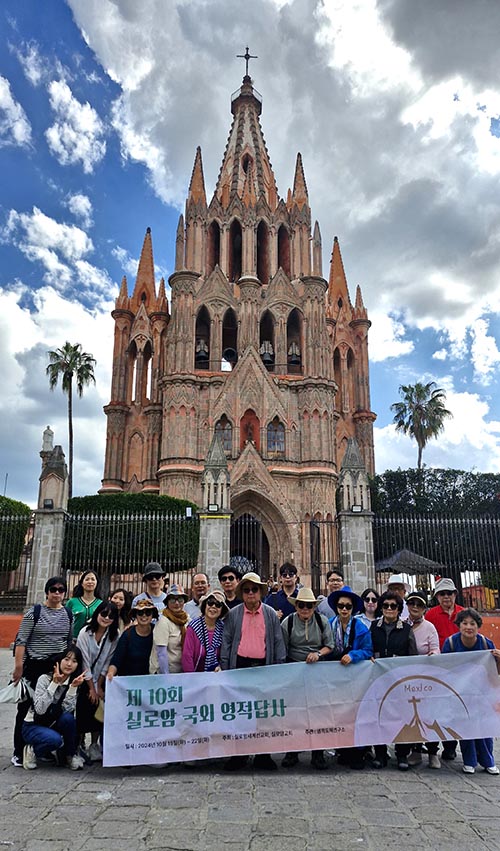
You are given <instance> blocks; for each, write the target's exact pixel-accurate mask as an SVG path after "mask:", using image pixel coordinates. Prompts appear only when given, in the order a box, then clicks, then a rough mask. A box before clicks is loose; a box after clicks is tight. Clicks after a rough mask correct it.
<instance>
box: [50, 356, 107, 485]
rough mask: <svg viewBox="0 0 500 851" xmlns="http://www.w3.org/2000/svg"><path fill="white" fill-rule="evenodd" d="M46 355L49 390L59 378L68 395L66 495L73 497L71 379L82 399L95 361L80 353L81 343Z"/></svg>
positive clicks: (92, 376)
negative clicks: (47, 357)
mask: <svg viewBox="0 0 500 851" xmlns="http://www.w3.org/2000/svg"><path fill="white" fill-rule="evenodd" d="M47 354H48V356H49V361H50V362H49V364H48V366H47V368H46V370H45V371H46V373H47V375H48V376H49V385H50V389H51V390H54V389H55V387H56V385H57V383H58V381H59V377H61V384H62V389H63V393H67V394H68V433H69V465H68V467H69V476H68V494H69V496H70V497H71V496H72V495H73V379H74V380H75V382H76V391H77V393H78V395H79V396H80V397H82V396H83V389H84V387H87V386H88V385H89V384H90V383H92V382H93V383H94V384H95V376H94V366H95V364H96V360H95V358H93V357H92V355H89V354H88V352H82V346H81V343H77V344H76V345H75V346H72V345H71V343H68V342H67V341H66V343H65V344H64V346H62V347H61V348H60V349H55V351H53V352H47Z"/></svg>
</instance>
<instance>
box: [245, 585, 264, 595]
mask: <svg viewBox="0 0 500 851" xmlns="http://www.w3.org/2000/svg"><path fill="white" fill-rule="evenodd" d="M241 590H242V592H243V594H258V593H259V591H260V588H259V586H258V585H247V586H246V588H242V589H241Z"/></svg>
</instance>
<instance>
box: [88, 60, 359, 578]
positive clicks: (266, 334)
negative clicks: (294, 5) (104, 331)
mask: <svg viewBox="0 0 500 851" xmlns="http://www.w3.org/2000/svg"><path fill="white" fill-rule="evenodd" d="M261 109H262V100H261V96H260V95H259V93H258V92H257V91H256V90H255V89H254V87H253V84H252V80H251V78H250V77H249V76H248V75H246V76H245V77H244V78H243V84H242V86H241V88H240V89H239V90H238V91H236V92H235V93H234V94H233V96H232V98H231V112H232V114H233V122H232V125H231V129H230V131H229V137H228V141H227V145H226V150H225V152H224V156H223V160H222V166H221V169H220V173H219V177H218V180H217V185H216V188H215V192H214V195H213V197H212V200H211V201H210V203H207V196H206V191H205V181H204V176H203V165H202V156H201V150H200V149H199V148H198V150H197V152H196V156H195V161H194V168H193V172H192V176H191V183H190V186H189V195H188V198H187V201H186V210H185V217H183V216H181V217H180V219H179V225H178V229H177V238H176V254H175V256H176V262H175V272H174V273H173V274H172V275H171V276H170V279H169V284H170V287H171V307H170V310H169V305H168V303H167V297H166V293H165V284H164V281H163V280H161V281H160V282H159V286H158V289H157V287H156V284H155V275H154V265H153V250H152V239H151V233H150V230H149V228H148V230H147V232H146V237H145V239H144V244H143V248H142V253H141V258H140V261H139V268H138V273H137V279H136V282H135V286H134V290H133V293H132V295H130V296H129V294H128V289H127V282H126V279H125V278H124V279H123V281H122V285H121V289H120V293H119V296H118V298H117V300H116V306H115V310H114V311H113V314H112V315H113V318H114V321H115V344H114V354H113V377H112V386H111V401H110V403H109V405H107V406H106V408H105V412H106V415H107V418H108V426H107V444H106V459H105V468H104V478H103V482H102V489H101V493H104V494H105V493H115V492H119V491H135V492H136V491H145V492H150V493H160V494H170V495H172V496H177V497H181V498H185V499H190V500H193V501H194V502H196V503H197V504H201V501H202V492H201V480H202V475H203V471H204V465H205V461H206V458H207V453H208V450H209V447H210V444H211V441H212V438H213V435H214V432H218V434H219V436H220V438H221V442H222V446H223V449H224V452H225V455H226V457H227V461H228V469H229V474H230V504H231V510H232V512H233V536H232V540H233V543H232V553H234V555H236V556H241V557H245V558H247V559H248V560H249V561H250V563H251V564H252V565H253V566H255V567H257V568H258V569H259V570H261V572H262V573H263V575H267V574H268V573H272V572H274V566H275V565H279V564H280V563H282V562H283V561H285V560H290V559H295V561H296V563H297V564H298V566H299V567H300V566H301V565H303V566H306V565H307V564H308V562H309V537H308V532H307V534H306V533H305V531H304V530H306V529H307V527H308V523H307V521H309V520H311V519H313V518H316V519H321V520H331V521H333V520H334V518H335V515H336V502H335V500H336V491H337V480H338V472H339V470H340V464H341V462H342V459H343V456H344V453H345V450H346V447H347V441H348V439H349V438H351V437H355V438H356V441H357V444H358V447H359V450H360V453H361V457H362V459H363V461H364V464H365V466H366V470H367V472H368V473H370V474H373V473H374V452H373V421H374V419H375V414H374V413H372V411H371V407H370V387H369V366H368V330H369V328H370V321H369V319H368V316H367V312H366V308H365V306H364V304H363V299H362V295H361V290H360V289H359V287H358V288H357V291H356V297H355V301H354V304H353V303H352V302H351V299H350V296H349V291H348V287H347V281H346V276H345V273H344V267H343V264H342V257H341V253H340V246H339V243H338V240H337V239H336V238H335V239H334V241H333V252H332V259H331V265H330V272H329V279H328V281H327V280H326V279H324V278H323V275H322V256H321V255H322V247H321V235H320V229H319V225H318V223H317V222H316V223H315V224H314V227H311V209H310V206H309V197H308V191H307V185H306V180H305V176H304V170H303V166H302V158H301V155H300V154H298V155H297V161H296V167H295V177H294V182H293V190H288V194H287V196H286V199H283V198H281V197H280V196H279V194H278V189H277V186H276V182H275V178H274V174H273V170H272V166H271V162H270V159H269V155H268V152H267V148H266V144H265V142H264V137H263V133H262V128H261V125H260V114H261ZM193 119H195V116H193ZM329 191H330V190H329ZM365 507H366V506H365ZM368 507H369V506H368ZM325 534H326V538H325V540H324V544H323V546H324V550H323V554H324V557H325V558H326V559H330V560H331V561H332V562H334V561H336V560H337V556H336V553H337V541H336V531H335V524H334V523H333V522H332V523H331V524H329V526H328V532H327V533H325ZM325 554H326V555H325Z"/></svg>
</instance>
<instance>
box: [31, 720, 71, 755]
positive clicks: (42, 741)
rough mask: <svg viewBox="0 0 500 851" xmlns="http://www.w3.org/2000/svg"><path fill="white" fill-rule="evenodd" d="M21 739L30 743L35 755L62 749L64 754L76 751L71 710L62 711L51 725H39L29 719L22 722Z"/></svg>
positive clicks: (47, 753)
mask: <svg viewBox="0 0 500 851" xmlns="http://www.w3.org/2000/svg"><path fill="white" fill-rule="evenodd" d="M23 739H24V741H25V743H26V744H27V745H31V746H32V748H33V750H34V751H35V756H37V757H44V756H48V755H49V754H50V753H52V751H58V750H59V749H62V753H63V754H64V755H65V756H74V754H75V753H76V721H75V716H74V715H72V714H71V712H63V713H62V715H61V716H60V717H59V718H58V719H57V721H56V723H55V724H54V726H53V727H41V726H40V725H39V724H33V723H31V722H30V721H24V722H23Z"/></svg>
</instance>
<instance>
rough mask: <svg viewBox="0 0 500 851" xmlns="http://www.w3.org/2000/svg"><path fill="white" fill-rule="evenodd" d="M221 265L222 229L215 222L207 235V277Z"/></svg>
mask: <svg viewBox="0 0 500 851" xmlns="http://www.w3.org/2000/svg"><path fill="white" fill-rule="evenodd" d="M217 264H220V227H219V224H218V222H216V221H213V222H212V223H211V225H210V227H209V228H208V233H207V275H210V273H211V272H213V270H214V269H215V267H216V266H217Z"/></svg>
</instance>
